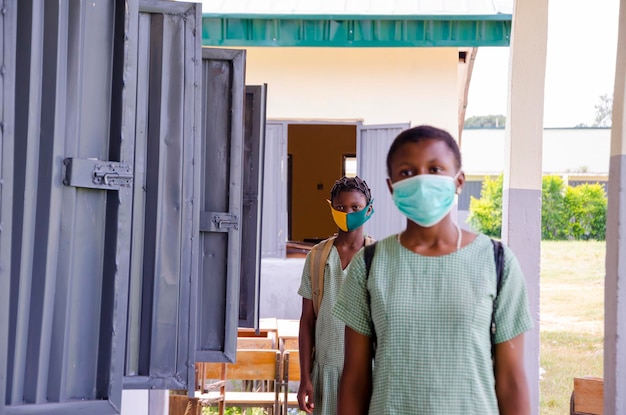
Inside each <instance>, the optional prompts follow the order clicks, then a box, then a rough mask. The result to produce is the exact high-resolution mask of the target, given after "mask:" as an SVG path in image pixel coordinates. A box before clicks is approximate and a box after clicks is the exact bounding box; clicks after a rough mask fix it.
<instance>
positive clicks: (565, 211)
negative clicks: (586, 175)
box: [467, 175, 607, 240]
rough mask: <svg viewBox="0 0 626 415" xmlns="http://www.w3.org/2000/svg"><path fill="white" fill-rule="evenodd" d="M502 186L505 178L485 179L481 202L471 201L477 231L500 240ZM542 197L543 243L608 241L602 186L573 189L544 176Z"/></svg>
mask: <svg viewBox="0 0 626 415" xmlns="http://www.w3.org/2000/svg"><path fill="white" fill-rule="evenodd" d="M502 183H503V177H502V175H500V176H498V178H496V179H490V178H488V177H485V180H484V181H483V186H482V189H481V191H480V199H476V198H474V197H471V198H470V206H469V210H470V213H469V216H468V218H467V221H468V223H469V224H470V226H471V227H472V228H473V229H476V230H477V231H479V232H482V233H484V234H486V235H488V236H491V237H496V238H499V237H500V235H501V232H502ZM541 193H542V195H541V238H542V239H543V240H565V239H577V240H579V239H583V240H588V239H594V240H604V239H605V237H606V209H607V198H606V194H605V192H604V188H603V187H602V186H601V185H600V184H597V183H596V184H581V185H579V186H576V187H572V186H566V185H565V183H564V182H563V179H562V178H561V177H559V176H544V177H543V178H542V182H541Z"/></svg>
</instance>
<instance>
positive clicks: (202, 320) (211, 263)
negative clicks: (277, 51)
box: [195, 49, 245, 362]
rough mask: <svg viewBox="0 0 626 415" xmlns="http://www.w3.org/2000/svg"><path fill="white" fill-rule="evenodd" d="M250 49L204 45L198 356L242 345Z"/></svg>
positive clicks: (229, 355) (211, 356)
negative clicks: (247, 51) (246, 99)
mask: <svg viewBox="0 0 626 415" xmlns="http://www.w3.org/2000/svg"><path fill="white" fill-rule="evenodd" d="M244 71H245V50H222V49H203V51H202V82H201V84H202V117H203V119H202V134H201V140H202V148H201V151H200V153H199V157H198V158H199V164H200V165H201V177H202V183H201V189H200V200H199V203H198V205H199V208H200V241H199V242H200V250H199V256H198V261H199V269H198V274H199V282H198V290H197V301H198V314H197V317H196V318H197V323H196V325H197V339H196V343H195V344H196V354H195V358H196V361H205V362H207V361H208V362H211V361H214V362H219V361H234V359H235V352H236V347H237V341H236V340H237V323H238V321H239V319H238V313H239V278H240V272H241V237H242V235H241V226H242V223H241V217H242V214H243V212H242V204H243V203H242V202H243V200H242V199H243V177H242V174H243V154H244V150H243V146H244V139H243V136H244V134H243V128H244V120H243V108H244V78H245V73H244Z"/></svg>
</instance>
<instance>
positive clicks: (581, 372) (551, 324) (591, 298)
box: [540, 241, 605, 415]
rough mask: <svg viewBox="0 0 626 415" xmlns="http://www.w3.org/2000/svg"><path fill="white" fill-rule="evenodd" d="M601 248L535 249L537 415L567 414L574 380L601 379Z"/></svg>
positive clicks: (558, 245) (555, 245)
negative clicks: (538, 267) (538, 298)
mask: <svg viewBox="0 0 626 415" xmlns="http://www.w3.org/2000/svg"><path fill="white" fill-rule="evenodd" d="M604 255H605V244H604V242H595V241H586V242H582V241H570V242H551V241H550V242H548V241H544V242H542V244H541V303H540V304H541V306H540V307H541V310H540V311H541V356H540V361H541V368H542V369H543V371H545V372H543V371H542V373H543V375H542V379H541V381H540V382H541V383H540V392H541V409H540V413H541V415H563V414H569V400H570V396H571V393H572V389H573V379H574V377H581V376H598V377H602V375H603V347H604V338H603V335H604V273H605V268H604Z"/></svg>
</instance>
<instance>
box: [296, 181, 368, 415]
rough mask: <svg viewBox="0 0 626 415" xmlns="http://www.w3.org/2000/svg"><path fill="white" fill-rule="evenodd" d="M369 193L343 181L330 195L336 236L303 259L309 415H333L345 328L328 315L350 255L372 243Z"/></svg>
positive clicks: (301, 397)
mask: <svg viewBox="0 0 626 415" xmlns="http://www.w3.org/2000/svg"><path fill="white" fill-rule="evenodd" d="M372 202H373V200H372V196H371V193H370V189H369V187H368V186H367V184H366V183H365V181H364V180H362V179H361V178H359V177H342V178H341V179H339V180H337V181H336V182H335V184H334V186H333V187H332V189H331V191H330V200H328V204H329V205H330V211H331V215H332V218H333V220H334V221H335V223H336V224H337V227H338V228H339V229H338V231H337V234H336V235H334V236H332V237H330V238H328V239H326V240H324V241H322V242H320V243H319V244H317V245H316V246H315V247H313V249H312V250H311V252H309V254H308V255H307V258H306V261H305V264H304V270H303V272H302V282H301V285H300V289H299V290H298V294H300V295H301V296H302V316H301V318H300V333H299V343H300V344H299V346H300V372H301V373H300V378H301V379H300V388H299V390H298V403H299V405H300V409H302V410H303V411H305V412H307V413H313V414H329V415H330V414H332V415H335V414H336V412H337V389H338V387H339V379H340V377H341V371H342V368H343V353H344V350H343V349H344V327H345V326H344V324H343V322H341V321H340V320H339V319H337V318H336V317H334V316H333V315H332V309H333V306H334V305H335V299H336V297H337V294H338V292H339V289H340V288H341V286H342V284H343V281H344V279H345V277H346V275H347V269H348V265H349V264H350V261H351V260H352V257H353V256H354V254H355V253H356V252H357V251H358V250H359V249H361V248H362V247H363V246H365V245H366V244H369V243H372V242H373V240H372V239H371V238H368V237H366V236H365V235H364V234H363V224H364V223H365V222H367V221H368V220H369V219H370V218H371V217H372V214H373V213H374V207H373V205H372Z"/></svg>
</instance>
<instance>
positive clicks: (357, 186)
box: [330, 176, 372, 203]
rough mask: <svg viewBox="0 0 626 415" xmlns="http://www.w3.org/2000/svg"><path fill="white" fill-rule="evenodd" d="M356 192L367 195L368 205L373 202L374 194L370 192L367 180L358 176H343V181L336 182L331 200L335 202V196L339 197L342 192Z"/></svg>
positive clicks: (331, 193)
mask: <svg viewBox="0 0 626 415" xmlns="http://www.w3.org/2000/svg"><path fill="white" fill-rule="evenodd" d="M355 190H356V191H359V192H361V193H363V194H364V195H365V199H367V203H369V202H370V201H371V200H372V193H371V191H370V188H369V187H368V186H367V183H365V180H363V179H361V178H360V177H358V176H355V177H346V176H343V177H342V178H341V179H339V180H337V181H335V184H334V185H333V187H332V189H330V200H331V201H333V199H334V198H335V196H337V195H338V194H339V193H341V192H352V191H355Z"/></svg>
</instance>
